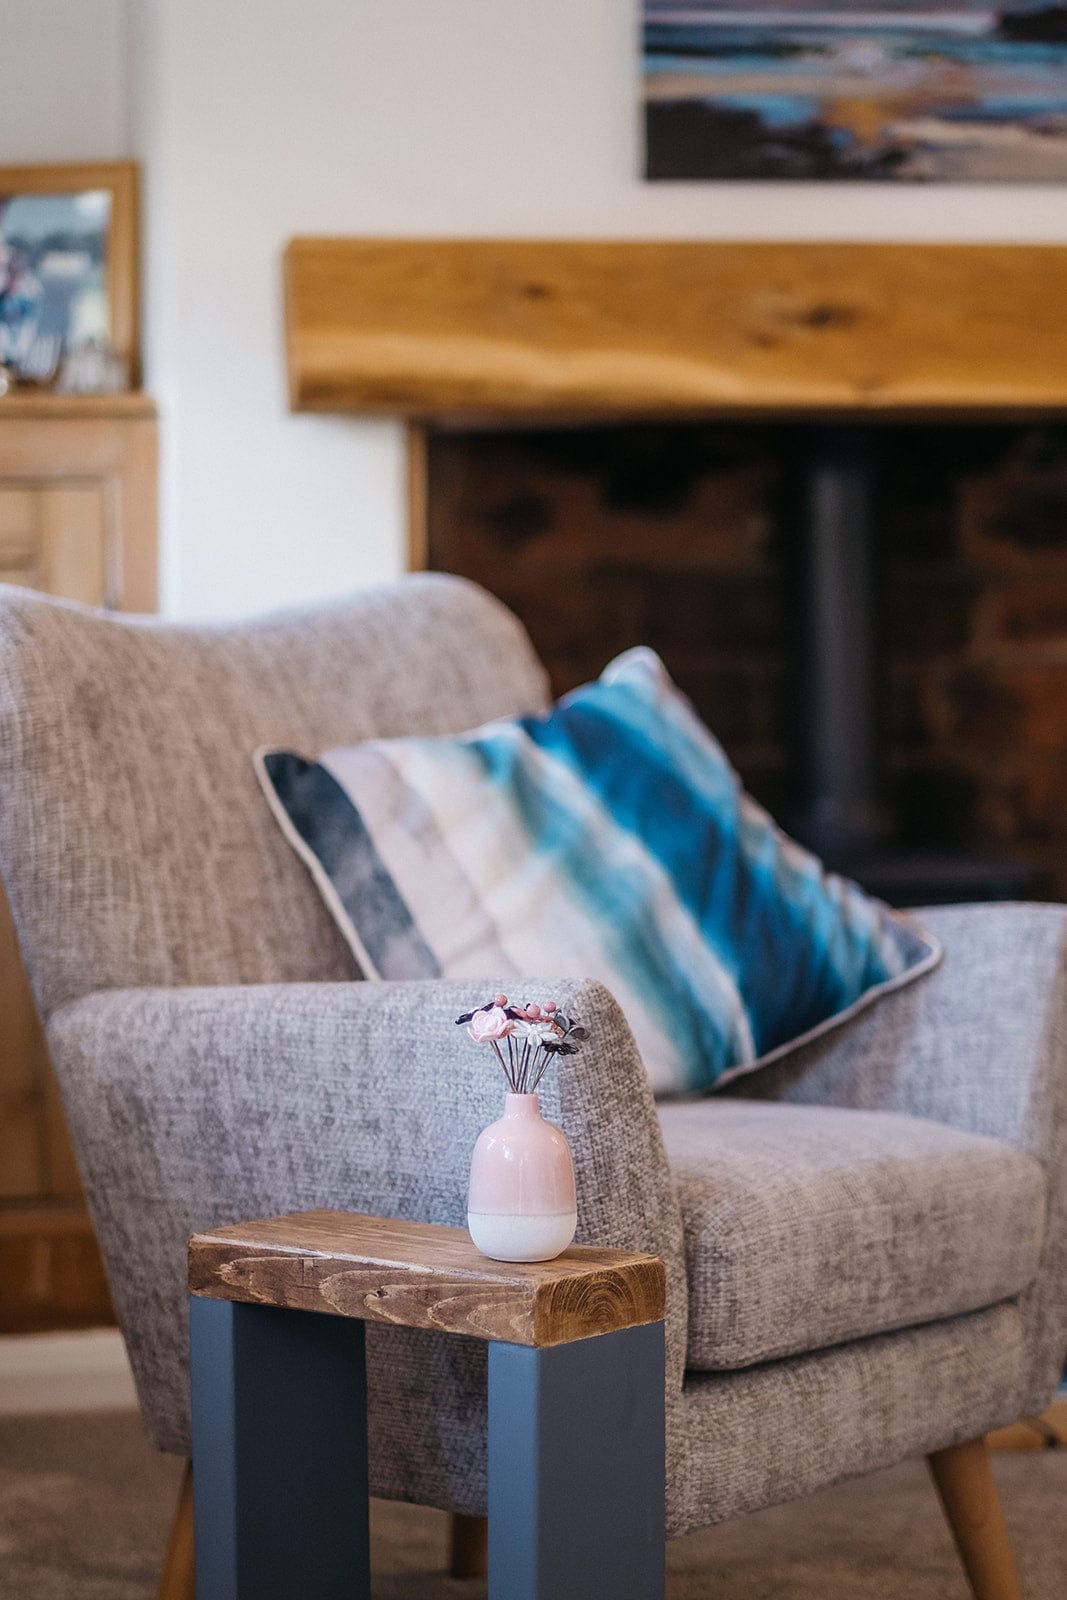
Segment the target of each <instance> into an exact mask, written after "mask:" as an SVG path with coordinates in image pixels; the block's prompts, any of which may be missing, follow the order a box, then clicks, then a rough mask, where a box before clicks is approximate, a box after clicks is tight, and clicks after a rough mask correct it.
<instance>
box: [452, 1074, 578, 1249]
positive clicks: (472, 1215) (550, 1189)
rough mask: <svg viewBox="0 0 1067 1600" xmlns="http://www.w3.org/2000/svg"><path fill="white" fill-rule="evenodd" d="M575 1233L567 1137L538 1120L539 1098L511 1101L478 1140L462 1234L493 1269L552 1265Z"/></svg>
mask: <svg viewBox="0 0 1067 1600" xmlns="http://www.w3.org/2000/svg"><path fill="white" fill-rule="evenodd" d="M577 1225H578V1203H577V1200H576V1198H575V1189H574V1161H573V1159H572V1157H571V1147H570V1145H569V1144H568V1143H567V1138H566V1135H565V1134H564V1133H563V1132H562V1130H561V1129H560V1128H557V1127H556V1126H555V1125H554V1124H553V1123H551V1122H546V1121H545V1119H544V1118H543V1117H542V1115H541V1105H540V1102H539V1100H538V1098H537V1096H536V1094H509V1095H508V1096H507V1097H506V1100H505V1104H504V1115H503V1116H502V1117H501V1118H500V1120H499V1122H492V1123H490V1125H489V1127H488V1128H486V1129H484V1130H483V1132H482V1133H480V1134H479V1135H478V1142H477V1144H476V1145H475V1146H474V1154H473V1156H472V1157H471V1181H470V1190H469V1192H468V1197H467V1227H468V1229H469V1230H470V1236H471V1238H472V1239H473V1240H474V1243H475V1244H476V1245H477V1246H478V1249H479V1250H480V1251H481V1252H482V1254H483V1255H485V1256H489V1257H491V1258H492V1260H494V1261H551V1260H552V1259H553V1258H554V1257H555V1256H558V1255H560V1254H561V1252H562V1251H564V1250H566V1248H567V1246H568V1245H569V1244H570V1242H571V1240H572V1239H573V1238H574V1230H575V1228H576V1227H577Z"/></svg>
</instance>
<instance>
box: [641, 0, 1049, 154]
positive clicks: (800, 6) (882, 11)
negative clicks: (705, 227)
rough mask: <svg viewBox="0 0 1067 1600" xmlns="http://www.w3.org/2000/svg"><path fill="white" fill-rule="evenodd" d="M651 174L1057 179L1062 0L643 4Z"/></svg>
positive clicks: (678, 0) (667, 0)
mask: <svg viewBox="0 0 1067 1600" xmlns="http://www.w3.org/2000/svg"><path fill="white" fill-rule="evenodd" d="M643 7H644V113H645V132H646V152H647V160H646V168H645V173H646V176H647V177H649V178H667V179H671V178H675V179H677V178H726V179H753V178H755V179H759V178H772V179H778V180H782V179H800V180H805V179H812V178H814V179H822V180H842V179H843V180H845V181H854V180H857V179H859V180H865V181H866V180H874V181H878V182H898V183H996V182H1006V183H1028V182H1032V183H1063V182H1064V181H1065V180H1067V3H1065V0H999V3H998V4H992V3H990V0H643Z"/></svg>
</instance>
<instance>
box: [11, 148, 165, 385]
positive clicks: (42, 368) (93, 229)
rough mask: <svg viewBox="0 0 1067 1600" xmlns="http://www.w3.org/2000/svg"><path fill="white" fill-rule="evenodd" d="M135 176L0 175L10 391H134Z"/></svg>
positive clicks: (58, 171) (17, 171)
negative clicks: (14, 387) (26, 387)
mask: <svg viewBox="0 0 1067 1600" xmlns="http://www.w3.org/2000/svg"><path fill="white" fill-rule="evenodd" d="M137 282H138V261H137V168H136V166H135V165H134V164H133V163H132V162H114V163H107V164H90V163H77V164H72V165H70V166H25V167H0V367H3V368H4V369H5V372H6V375H7V379H8V382H11V381H13V382H14V383H16V384H36V385H39V386H45V387H47V386H51V385H52V384H54V383H56V382H57V381H58V382H59V383H60V384H61V386H63V387H67V388H70V389H74V390H80V391H82V392H91V391H92V390H94V389H104V390H115V389H117V388H130V387H136V385H137V383H138V381H139V378H140V373H139V370H138V343H137V321H138V306H137Z"/></svg>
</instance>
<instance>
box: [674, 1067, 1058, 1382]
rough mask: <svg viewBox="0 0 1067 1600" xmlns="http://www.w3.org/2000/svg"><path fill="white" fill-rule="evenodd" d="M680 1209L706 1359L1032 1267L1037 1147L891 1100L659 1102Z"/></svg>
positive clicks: (905, 1321)
mask: <svg viewBox="0 0 1067 1600" xmlns="http://www.w3.org/2000/svg"><path fill="white" fill-rule="evenodd" d="M660 1123H661V1126H662V1129H663V1136H664V1141H665V1144H666V1147H667V1155H668V1159H669V1161H670V1164H671V1167H672V1169H673V1172H674V1176H675V1180H676V1183H677V1186H678V1192H679V1198H680V1202H681V1208H682V1215H683V1219H684V1224H685V1247H686V1263H687V1274H688V1280H689V1338H688V1356H687V1365H688V1366H689V1368H690V1369H691V1370H695V1371H701V1372H714V1371H719V1370H723V1369H727V1368H736V1367H748V1366H752V1365H754V1364H755V1363H757V1362H761V1361H771V1360H775V1359H777V1358H779V1357H782V1356H790V1355H796V1354H799V1353H801V1352H806V1351H812V1350H819V1349H823V1348H825V1347H827V1346H830V1345H836V1344H842V1343H844V1342H845V1341H847V1340H851V1339H861V1338H865V1337H867V1336H869V1335H872V1334H879V1333H884V1332H887V1331H888V1330H890V1329H893V1328H903V1327H910V1326H912V1325H914V1324H919V1323H925V1322H932V1321H934V1320H936V1319H938V1318H942V1317H951V1316H955V1315H957V1314H959V1313H961V1312H967V1311H975V1310H978V1309H979V1308H981V1307H984V1306H991V1305H994V1304H996V1303H997V1302H998V1301H1001V1300H1006V1299H1010V1298H1011V1297H1012V1296H1014V1295H1017V1294H1019V1293H1021V1292H1022V1291H1023V1290H1024V1289H1025V1288H1027V1286H1028V1285H1029V1284H1030V1283H1031V1282H1032V1281H1033V1279H1034V1277H1035V1275H1036V1273H1037V1266H1038V1257H1039V1253H1040V1250H1041V1245H1042V1240H1043V1237H1044V1231H1045V1203H1046V1179H1045V1173H1044V1169H1043V1168H1042V1166H1041V1165H1040V1163H1039V1162H1037V1161H1036V1160H1035V1159H1034V1158H1033V1157H1032V1156H1029V1155H1027V1154H1026V1153H1025V1152H1023V1151H1021V1150H1018V1149H1016V1148H1014V1147H1013V1146H1011V1145H1006V1144H1002V1143H1000V1142H999V1141H998V1140H995V1139H989V1138H985V1137H983V1136H981V1135H978V1134H972V1133H965V1132H961V1131H960V1130H959V1129H957V1128H950V1127H947V1126H944V1125H943V1124H941V1123H937V1122H927V1121H925V1120H923V1119H920V1118H917V1117H906V1116H897V1115H890V1114H887V1113H885V1112H870V1111H855V1110H842V1109H833V1108H826V1107H821V1106H796V1105H783V1104H774V1103H764V1102H756V1101H746V1100H734V1099H728V1098H723V1097H719V1098H716V1099H711V1100H701V1101H697V1102H686V1103H677V1102H676V1103H674V1104H666V1105H663V1106H662V1107H661V1108H660Z"/></svg>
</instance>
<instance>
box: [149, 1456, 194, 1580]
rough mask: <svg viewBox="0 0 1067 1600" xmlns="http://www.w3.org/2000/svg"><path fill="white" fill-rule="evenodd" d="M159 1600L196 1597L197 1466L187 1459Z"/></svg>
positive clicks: (165, 1559) (161, 1577) (162, 1575)
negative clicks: (195, 1481)
mask: <svg viewBox="0 0 1067 1600" xmlns="http://www.w3.org/2000/svg"><path fill="white" fill-rule="evenodd" d="M156 1600H196V1578H195V1575H194V1571H193V1467H192V1463H191V1462H188V1461H187V1462H186V1464H185V1472H184V1474H183V1476H182V1486H181V1488H180V1489H179V1491H178V1505H177V1509H176V1510H175V1513H174V1525H173V1527H172V1528H171V1530H170V1542H169V1543H168V1545H167V1554H166V1556H165V1558H164V1561H163V1572H162V1574H161V1576H160V1579H159V1588H158V1590H157V1591H156Z"/></svg>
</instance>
